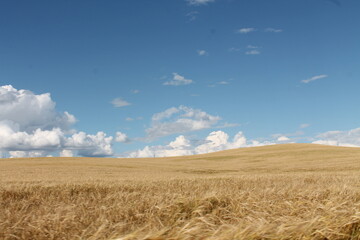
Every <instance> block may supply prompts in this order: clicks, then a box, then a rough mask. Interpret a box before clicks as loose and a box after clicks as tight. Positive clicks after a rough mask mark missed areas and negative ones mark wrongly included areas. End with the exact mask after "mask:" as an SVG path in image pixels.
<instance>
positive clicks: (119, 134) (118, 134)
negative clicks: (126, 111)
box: [115, 132, 131, 143]
mask: <svg viewBox="0 0 360 240" xmlns="http://www.w3.org/2000/svg"><path fill="white" fill-rule="evenodd" d="M115 141H116V142H121V143H129V142H130V141H131V140H130V138H129V137H128V136H127V135H126V134H125V133H122V132H116V138H115Z"/></svg>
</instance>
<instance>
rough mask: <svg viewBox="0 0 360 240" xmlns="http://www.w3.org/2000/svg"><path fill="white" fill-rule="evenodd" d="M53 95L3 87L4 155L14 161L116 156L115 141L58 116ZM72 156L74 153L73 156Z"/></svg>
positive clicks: (0, 125)
mask: <svg viewBox="0 0 360 240" xmlns="http://www.w3.org/2000/svg"><path fill="white" fill-rule="evenodd" d="M55 106H56V104H55V102H54V101H53V100H52V99H51V95H50V94H49V93H44V94H34V93H33V92H31V91H29V90H23V89H21V90H17V89H15V88H14V87H13V86H11V85H5V86H0V152H2V154H3V155H6V154H5V153H7V154H8V155H9V156H10V157H40V156H47V155H49V154H50V153H52V152H60V155H67V156H70V155H73V152H77V154H78V155H80V156H91V157H95V156H98V157H103V156H111V155H113V150H112V141H113V137H111V136H106V134H105V133H104V132H98V133H97V134H95V135H92V134H87V133H84V132H77V131H76V130H74V129H72V128H71V127H72V125H73V124H74V123H75V122H76V118H75V116H73V115H72V114H70V113H68V112H58V111H56V108H55ZM70 152H71V153H70Z"/></svg>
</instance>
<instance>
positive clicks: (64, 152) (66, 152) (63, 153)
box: [59, 149, 74, 157]
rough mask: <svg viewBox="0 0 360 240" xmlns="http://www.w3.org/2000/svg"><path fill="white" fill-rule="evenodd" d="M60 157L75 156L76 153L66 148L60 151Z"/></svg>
mask: <svg viewBox="0 0 360 240" xmlns="http://www.w3.org/2000/svg"><path fill="white" fill-rule="evenodd" d="M59 156H60V157H73V156H74V153H73V151H71V150H68V149H64V150H62V151H61V152H60V154H59Z"/></svg>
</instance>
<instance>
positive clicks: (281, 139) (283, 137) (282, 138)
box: [277, 136, 290, 142]
mask: <svg viewBox="0 0 360 240" xmlns="http://www.w3.org/2000/svg"><path fill="white" fill-rule="evenodd" d="M277 141H278V142H288V141H290V138H288V137H286V136H280V137H278V138H277Z"/></svg>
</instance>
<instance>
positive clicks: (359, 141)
mask: <svg viewBox="0 0 360 240" xmlns="http://www.w3.org/2000/svg"><path fill="white" fill-rule="evenodd" d="M313 143H317V144H324V145H332V146H344V147H360V128H356V129H352V130H349V131H329V132H325V133H321V134H319V135H317V136H316V140H315V141H313Z"/></svg>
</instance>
